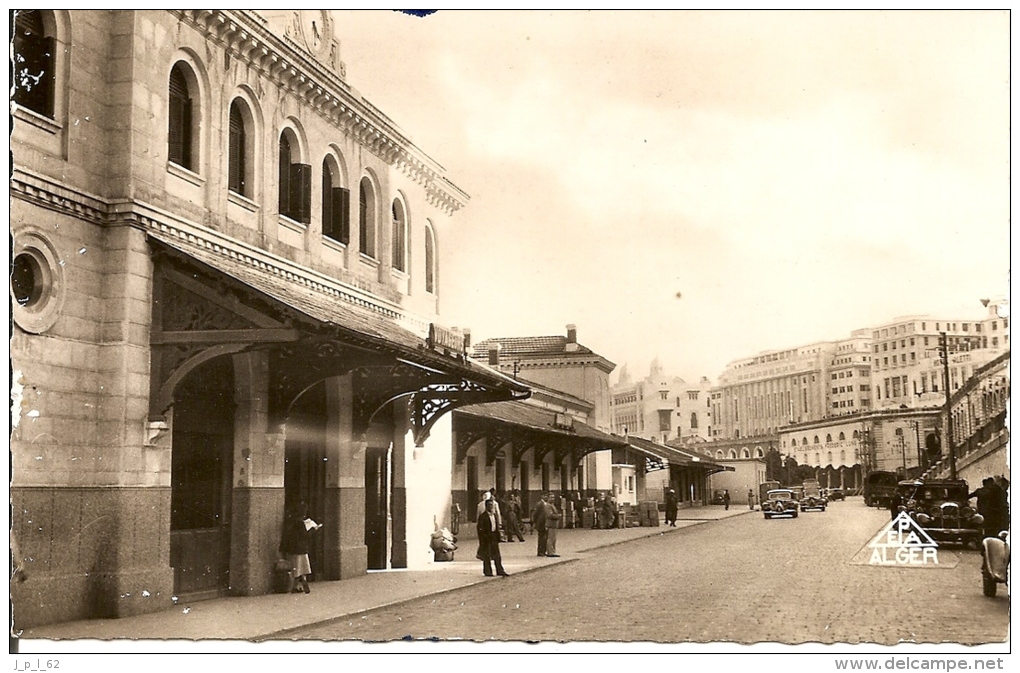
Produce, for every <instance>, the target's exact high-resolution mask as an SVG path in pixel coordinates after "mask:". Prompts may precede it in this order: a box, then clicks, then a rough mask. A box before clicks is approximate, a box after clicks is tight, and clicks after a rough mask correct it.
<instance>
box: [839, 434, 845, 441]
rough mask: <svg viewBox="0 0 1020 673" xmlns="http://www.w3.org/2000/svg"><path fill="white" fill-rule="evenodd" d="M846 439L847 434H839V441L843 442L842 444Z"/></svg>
mask: <svg viewBox="0 0 1020 673" xmlns="http://www.w3.org/2000/svg"><path fill="white" fill-rule="evenodd" d="M844 439H846V435H845V434H843V433H842V432H841V433H839V441H841V442H842V441H843V440H844Z"/></svg>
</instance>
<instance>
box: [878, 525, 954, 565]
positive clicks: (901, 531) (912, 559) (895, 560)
mask: <svg viewBox="0 0 1020 673" xmlns="http://www.w3.org/2000/svg"><path fill="white" fill-rule="evenodd" d="M868 546H869V547H871V550H872V551H871V561H870V563H871V564H872V565H925V564H928V563H934V564H936V565H938V562H939V560H938V546H939V545H938V543H937V542H935V541H934V540H933V539H931V536H929V535H928V533H927V532H926V531H925V530H924V529H923V528H921V526H920V525H918V523H917V522H916V521H914V520H913V519H912V518H911V516H910V515H909V514H907V513H906V512H900V513H899V515H897V517H896V518H895V519H893V520H892V521H890V522H889V523H888V524H886V525H885V526H884V527H883V528H882V530H880V531H879V532H878V535H876V536H875V538H874V539H873V540H872V541H871V542H869V543H868Z"/></svg>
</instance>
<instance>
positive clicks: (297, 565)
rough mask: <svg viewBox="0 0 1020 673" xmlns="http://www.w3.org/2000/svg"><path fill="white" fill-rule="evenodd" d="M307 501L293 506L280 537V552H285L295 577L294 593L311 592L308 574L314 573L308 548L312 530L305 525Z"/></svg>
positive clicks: (292, 574)
mask: <svg viewBox="0 0 1020 673" xmlns="http://www.w3.org/2000/svg"><path fill="white" fill-rule="evenodd" d="M307 514H308V512H307V509H306V507H305V503H303V502H300V503H298V504H296V505H295V506H293V507H292V508H291V509H290V511H289V512H288V513H287V516H286V517H285V518H284V521H283V536H282V537H281V538H280V553H281V554H283V555H284V556H285V557H286V558H287V561H288V562H289V563H290V567H291V571H290V574H291V577H293V578H294V593H300V592H302V591H304V592H305V593H306V594H307V593H311V589H310V588H309V587H308V576H309V575H311V574H312V564H311V562H310V561H309V560H308V549H309V544H310V538H311V534H312V533H311V530H310V529H309V527H308V526H307V525H305V520H306V519H307V518H308V516H307Z"/></svg>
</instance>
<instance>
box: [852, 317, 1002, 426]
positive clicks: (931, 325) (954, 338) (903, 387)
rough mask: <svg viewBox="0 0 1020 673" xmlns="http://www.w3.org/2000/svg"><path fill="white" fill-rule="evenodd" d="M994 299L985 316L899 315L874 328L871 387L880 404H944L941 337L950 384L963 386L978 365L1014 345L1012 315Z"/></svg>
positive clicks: (875, 404) (895, 406) (953, 388)
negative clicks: (1001, 313)
mask: <svg viewBox="0 0 1020 673" xmlns="http://www.w3.org/2000/svg"><path fill="white" fill-rule="evenodd" d="M997 307H998V305H997V304H994V303H990V304H989V306H988V309H989V311H988V316H987V317H985V318H984V319H982V320H959V319H953V320H941V319H937V318H932V317H931V316H910V317H905V318H899V319H897V320H895V321H894V322H891V323H889V324H886V325H882V326H880V327H876V328H875V329H873V330H872V332H871V349H872V358H873V367H872V374H871V376H872V381H871V384H872V392H873V401H872V404H873V407H874V408H876V409H898V408H903V407H906V408H910V409H912V408H919V407H933V406H940V405H942V404H944V403H945V388H944V382H943V378H944V368H943V366H942V364H941V360H940V357H939V338H940V335H941V334H942V333H943V332H944V333H945V334H946V338H947V340H948V350H949V387H950V391H951V392H955V391H956V390H959V389H960V387H961V386H962V385H963V384H964V382H965V381H966V380H967V379H969V378H970V377H971V376H972V375H973V374H974V370H975V369H978V368H979V367H981V366H982V365H984V364H986V363H988V362H990V361H991V360H993V359H995V358H996V357H997V356H999V355H1001V354H1002V353H1003V352H1005V351H1007V350H1009V332H1008V329H1009V318H1001V317H999V316H998V314H997Z"/></svg>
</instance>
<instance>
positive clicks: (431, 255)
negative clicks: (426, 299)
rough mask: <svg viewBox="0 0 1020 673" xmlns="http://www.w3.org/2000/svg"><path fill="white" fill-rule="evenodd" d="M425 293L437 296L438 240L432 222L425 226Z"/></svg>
mask: <svg viewBox="0 0 1020 673" xmlns="http://www.w3.org/2000/svg"><path fill="white" fill-rule="evenodd" d="M425 291H426V292H431V293H432V294H436V239H435V232H433V231H432V223H431V222H429V223H426V224H425Z"/></svg>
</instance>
